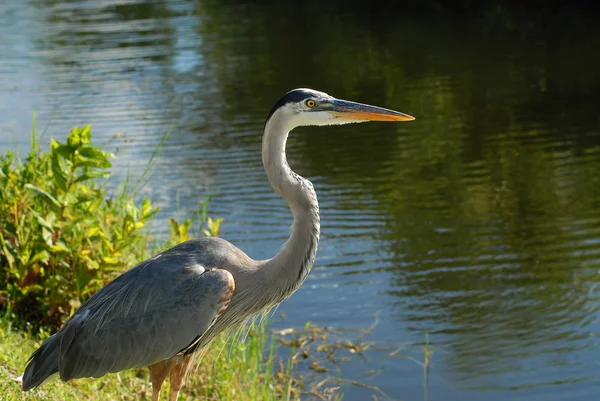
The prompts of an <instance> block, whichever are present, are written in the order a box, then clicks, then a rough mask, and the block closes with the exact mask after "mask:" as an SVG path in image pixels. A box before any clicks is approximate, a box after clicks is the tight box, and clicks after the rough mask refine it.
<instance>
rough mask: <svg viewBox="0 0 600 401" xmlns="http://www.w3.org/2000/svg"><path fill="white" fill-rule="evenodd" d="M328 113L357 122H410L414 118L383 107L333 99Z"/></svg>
mask: <svg viewBox="0 0 600 401" xmlns="http://www.w3.org/2000/svg"><path fill="white" fill-rule="evenodd" d="M332 106H333V107H332V108H331V109H330V110H329V112H330V113H331V114H332V115H334V116H336V117H340V118H344V119H348V120H357V121H412V120H414V119H415V118H414V117H413V116H409V115H408V114H404V113H400V112H399V111H394V110H389V109H384V108H383V107H377V106H370V105H368V104H362V103H356V102H350V101H347V100H338V99H335V100H334V101H333V102H332Z"/></svg>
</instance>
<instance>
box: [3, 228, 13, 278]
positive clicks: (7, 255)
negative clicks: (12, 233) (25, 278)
mask: <svg viewBox="0 0 600 401" xmlns="http://www.w3.org/2000/svg"><path fill="white" fill-rule="evenodd" d="M0 243H1V244H2V252H4V257H5V258H6V260H7V261H8V266H9V267H10V268H11V269H13V268H14V266H15V258H14V256H13V255H12V254H11V253H10V252H9V251H8V249H7V247H6V241H5V240H4V235H2V231H0Z"/></svg>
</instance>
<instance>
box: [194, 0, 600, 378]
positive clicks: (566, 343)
mask: <svg viewBox="0 0 600 401" xmlns="http://www.w3.org/2000/svg"><path fill="white" fill-rule="evenodd" d="M356 4H357V2H350V3H347V2H345V3H337V2H328V3H327V4H326V5H323V3H318V4H316V3H312V2H307V3H304V2H302V3H296V2H294V3H293V4H292V5H290V4H289V3H286V4H281V3H280V2H257V3H255V4H252V5H248V4H241V2H228V3H223V2H216V1H205V2H200V3H199V5H198V13H199V14H200V15H201V16H202V18H204V21H205V22H204V23H203V24H202V26H201V28H200V29H201V30H202V32H201V33H202V35H210V36H218V37H220V38H222V40H219V41H218V42H217V43H216V44H213V47H212V48H211V49H210V51H207V50H209V49H204V53H206V55H207V57H208V59H209V60H210V63H211V64H212V67H211V68H213V69H214V70H215V72H216V76H218V85H219V86H220V90H221V93H222V95H223V97H224V104H225V105H226V106H225V107H224V108H223V110H222V113H223V118H224V119H225V120H232V119H234V118H239V111H240V110H247V111H248V114H249V118H253V119H256V120H258V119H259V118H260V117H259V116H260V115H262V114H261V113H264V110H267V109H268V108H269V107H270V104H271V103H272V101H273V100H274V99H276V98H277V97H278V96H279V94H281V93H282V92H284V91H286V90H288V89H291V88H292V87H297V86H308V87H314V88H319V89H322V90H325V91H328V92H330V93H332V94H334V95H336V96H339V97H343V98H350V99H356V100H362V101H369V102H370V103H373V104H381V105H385V106H386V107H390V108H394V109H398V110H401V111H404V112H407V113H410V114H412V115H415V116H416V117H417V121H416V122H414V123H413V124H411V125H397V126H391V125H379V126H376V127H375V128H374V127H371V126H370V127H369V128H365V129H364V130H354V129H344V128H335V129H331V130H325V133H319V134H318V135H316V134H315V135H306V136H304V135H302V136H298V138H297V139H294V141H298V143H301V145H302V146H299V148H298V149H299V150H298V151H299V152H301V154H300V155H296V157H301V158H302V160H303V163H302V166H300V167H299V169H300V172H302V171H310V174H313V175H317V176H322V177H325V178H326V179H327V180H328V181H329V182H330V183H332V184H334V185H338V186H340V187H350V186H352V187H356V185H359V186H360V188H361V191H353V193H352V194H351V195H349V196H353V197H360V196H361V195H362V194H368V195H369V196H371V197H373V198H374V199H376V200H377V201H378V202H377V204H376V206H375V207H377V208H379V209H381V210H383V211H385V212H386V215H387V221H386V224H385V229H384V230H383V232H382V233H381V238H380V241H381V246H382V250H383V251H386V252H388V251H389V254H391V255H392V256H391V257H390V259H389V260H387V264H388V266H389V270H390V271H391V272H392V273H393V285H392V288H391V289H390V290H389V292H388V293H389V294H392V295H395V296H396V297H397V298H396V299H397V301H396V302H397V305H398V308H397V311H398V312H397V318H398V319H401V320H403V321H405V322H406V324H407V325H409V326H410V327H411V328H413V329H415V330H416V331H418V332H419V333H422V331H423V330H425V329H429V330H431V331H433V332H434V333H446V334H450V335H451V336H453V337H452V338H453V340H452V342H451V344H450V345H449V348H450V350H449V355H450V362H451V363H452V371H453V372H457V374H458V375H459V376H460V378H467V377H473V376H474V375H475V376H478V375H485V374H490V375H491V374H497V373H502V372H505V371H509V370H511V369H515V367H514V366H513V365H512V362H514V361H515V360H516V359H518V358H520V357H527V356H532V357H536V356H539V355H544V354H548V353H557V354H560V353H563V352H568V351H571V350H573V349H581V348H584V347H586V346H589V345H590V343H589V341H591V340H589V339H588V338H589V335H590V333H589V332H587V331H586V329H585V327H586V325H587V324H589V321H590V319H592V318H593V316H594V315H595V314H596V313H597V311H598V299H597V295H596V292H595V291H594V290H593V288H594V285H595V284H596V283H597V281H598V276H597V274H596V269H597V268H598V266H599V265H600V262H599V260H600V229H598V227H599V225H598V223H600V219H599V215H598V212H599V209H600V185H599V184H600V178H599V177H600V175H598V174H597V172H598V171H600V132H599V129H598V127H599V126H600V124H599V123H600V114H599V113H598V112H597V105H595V100H594V99H596V98H597V96H598V94H599V92H600V73H599V71H600V55H599V53H598V51H597V49H598V48H600V29H598V28H597V27H594V25H593V24H590V23H589V21H586V20H585V19H584V18H582V17H580V16H578V15H576V14H574V15H565V16H564V19H563V21H562V22H563V23H561V24H550V23H548V22H549V21H548V20H545V19H544V18H543V17H532V18H528V14H525V15H524V16H519V15H515V14H511V13H507V14H503V13H498V14H493V15H487V17H480V18H467V17H464V16H461V17H456V18H453V19H448V18H443V17H431V16H429V17H424V16H420V17H414V16H412V17H411V16H406V15H405V16H400V15H396V16H395V18H391V17H390V16H389V15H385V14H373V13H371V14H368V15H365V14H364V10H363V9H361V8H360V7H358V6H357V5H356ZM336 7H337V8H336ZM553 21H555V20H551V21H550V22H553ZM365 133H368V134H365ZM342 142H343V148H344V151H343V152H339V151H337V149H338V148H339V147H341V145H340V143H342ZM358 160H360V162H358ZM339 166H344V168H342V169H340V168H338V167H339ZM341 207H343V206H341ZM536 380H537V382H535V383H511V384H510V386H513V387H519V386H520V385H524V386H525V385H526V386H531V385H536V384H539V383H545V382H547V381H548V380H550V379H544V378H538V379H536ZM510 386H509V385H507V387H510Z"/></svg>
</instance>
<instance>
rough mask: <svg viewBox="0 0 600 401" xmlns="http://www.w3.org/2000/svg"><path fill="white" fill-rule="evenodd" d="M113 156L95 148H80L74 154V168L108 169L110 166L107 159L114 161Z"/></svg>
mask: <svg viewBox="0 0 600 401" xmlns="http://www.w3.org/2000/svg"><path fill="white" fill-rule="evenodd" d="M114 157H115V156H114V155H113V154H112V153H110V152H105V151H103V150H100V149H98V148H97V147H95V146H89V145H88V146H82V147H80V148H79V149H78V150H77V152H76V153H75V166H76V167H99V168H109V167H112V164H111V163H110V161H109V160H108V159H114Z"/></svg>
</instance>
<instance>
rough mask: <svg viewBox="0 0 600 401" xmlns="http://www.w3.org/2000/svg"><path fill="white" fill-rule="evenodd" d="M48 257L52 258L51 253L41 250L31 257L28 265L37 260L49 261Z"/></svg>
mask: <svg viewBox="0 0 600 401" xmlns="http://www.w3.org/2000/svg"><path fill="white" fill-rule="evenodd" d="M48 259H50V254H48V252H47V251H41V252H38V253H36V254H35V255H33V257H32V258H31V259H29V262H28V263H27V265H32V264H34V263H35V262H42V263H48Z"/></svg>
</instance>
